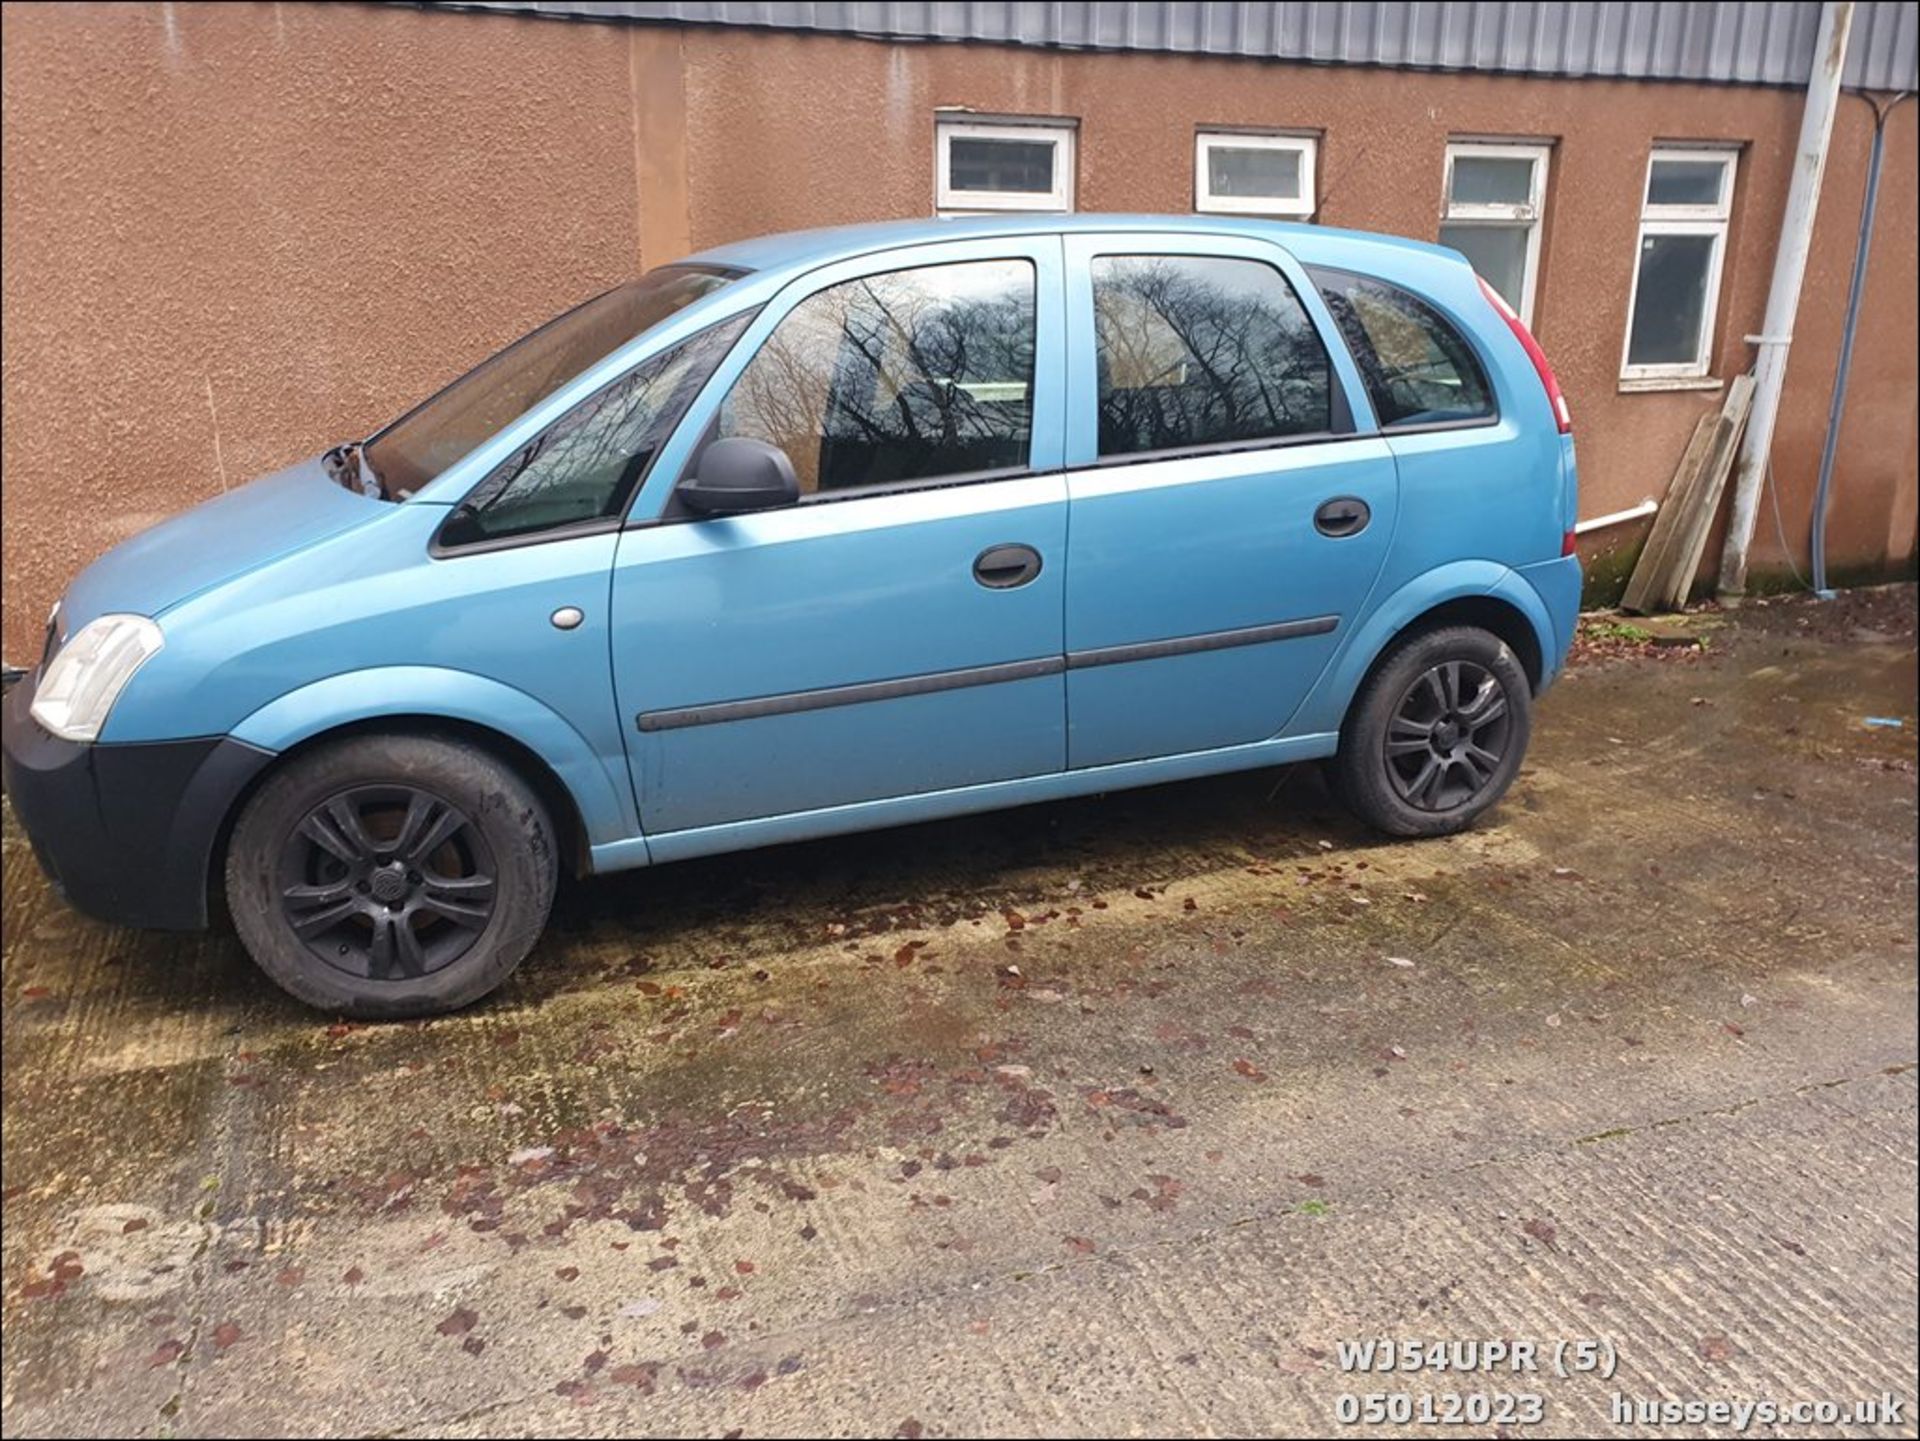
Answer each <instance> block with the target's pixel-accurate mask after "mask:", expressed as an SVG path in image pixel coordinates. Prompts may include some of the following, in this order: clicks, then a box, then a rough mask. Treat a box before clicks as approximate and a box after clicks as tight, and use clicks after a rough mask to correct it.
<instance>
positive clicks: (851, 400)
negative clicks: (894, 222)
mask: <svg viewBox="0 0 1920 1441" xmlns="http://www.w3.org/2000/svg"><path fill="white" fill-rule="evenodd" d="M1033 344H1034V275H1033V266H1032V264H1031V263H1029V262H1028V261H1025V260H986V261H976V262H970V263H968V264H964V265H931V266H924V267H922V268H920V269H918V270H896V271H893V272H892V273H890V274H886V275H873V276H868V277H866V278H864V279H861V280H853V281H848V282H847V283H846V284H845V285H836V286H833V287H832V288H831V289H828V290H823V291H821V292H820V293H819V294H817V295H811V296H808V297H807V299H805V300H803V301H801V302H800V304H799V305H797V306H795V307H794V308H793V310H792V311H791V312H789V313H788V315H787V317H786V319H784V320H782V321H781V322H780V324H779V326H778V327H777V328H776V329H775V330H774V332H773V334H772V335H770V336H768V337H767V343H766V344H765V345H763V346H762V347H761V348H760V351H759V353H758V354H757V355H755V356H754V358H753V359H752V361H750V362H749V363H748V365H747V368H746V369H745V370H744V371H742V372H741V375H740V379H739V380H738V381H737V382H735V384H734V387H733V389H732V390H731V391H730V392H729V393H728V395H727V398H726V400H725V402H724V403H723V404H722V405H721V408H720V420H719V430H718V433H719V434H720V435H723V436H731V435H744V436H750V437H752V438H753V439H756V440H764V441H767V442H768V443H770V444H773V445H777V446H779V447H780V448H781V449H782V450H784V451H785V452H786V453H787V458H788V459H789V460H791V461H792V462H793V469H794V474H795V475H796V476H798V477H799V480H800V489H801V490H802V491H805V492H813V491H821V490H844V489H847V488H848V487H851V486H860V485H881V484H886V483H889V482H894V481H903V480H925V479H928V478H930V477H934V476H944V475H963V474H967V473H970V472H976V471H987V470H1005V469H1009V468H1012V467H1016V466H1024V465H1025V464H1026V463H1027V449H1028V437H1029V434H1030V431H1031V426H1032V417H1033Z"/></svg>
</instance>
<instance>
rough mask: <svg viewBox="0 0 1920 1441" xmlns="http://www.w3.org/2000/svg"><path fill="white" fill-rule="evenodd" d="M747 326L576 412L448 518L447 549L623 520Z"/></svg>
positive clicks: (713, 333) (709, 336) (695, 341)
mask: <svg viewBox="0 0 1920 1441" xmlns="http://www.w3.org/2000/svg"><path fill="white" fill-rule="evenodd" d="M747 319H748V317H746V316H744V315H742V316H737V317H735V318H734V319H732V320H728V321H724V322H722V323H721V324H719V325H716V326H714V327H712V328H711V329H709V330H703V331H701V332H700V334H698V335H696V336H694V337H693V338H692V339H691V340H688V341H686V342H685V343H684V344H682V345H678V346H676V347H674V348H673V349H672V350H669V351H667V352H665V353H664V354H661V355H656V356H654V357H653V358H652V359H651V360H647V361H645V362H643V363H642V364H640V365H639V366H637V367H636V368H635V369H634V370H632V371H631V372H629V373H628V374H627V375H625V376H623V377H621V378H620V379H619V380H616V381H614V382H613V384H611V385H609V386H607V387H606V388H604V389H603V390H600V391H598V392H596V393H595V394H593V395H590V396H588V397H587V399H585V400H583V401H581V402H580V404H578V405H576V406H574V408H573V409H572V410H569V411H568V412H567V413H566V414H565V415H563V416H561V417H560V419H559V420H557V421H555V422H554V423H553V424H552V425H550V426H548V427H547V428H546V429H545V430H544V431H542V432H541V433H540V435H539V436H538V438H536V439H535V440H534V441H533V442H532V443H531V444H529V445H527V446H524V447H523V448H522V449H521V450H520V451H519V452H518V453H516V454H515V455H513V456H512V457H511V458H509V459H508V460H505V461H503V462H501V464H500V465H498V466H496V467H495V468H494V470H493V472H492V473H491V474H490V475H488V476H487V478H486V479H485V480H483V481H481V482H480V483H479V484H478V485H476V486H475V487H474V488H473V490H472V491H471V492H470V493H469V494H468V496H467V498H466V500H465V501H464V502H462V504H461V505H459V506H458V507H457V508H456V509H455V510H454V513H453V514H452V515H451V516H450V517H448V520H447V524H446V526H445V527H444V528H443V529H442V530H441V533H440V539H441V543H442V544H444V545H469V544H472V543H473V542H475V541H482V540H498V539H500V538H502V537H504V536H512V535H527V534H530V533H531V532H533V531H537V530H550V529H552V528H553V527H555V526H561V525H574V524H578V523H579V522H581V521H586V520H597V519H600V518H601V517H603V516H610V515H618V514H620V513H621V512H622V511H624V510H625V509H626V508H627V502H628V501H629V500H630V499H631V498H632V496H633V493H634V491H635V490H636V489H638V488H639V485H640V482H641V481H642V480H643V479H645V477H646V473H647V469H648V467H649V466H651V465H652V464H653V458H654V456H655V455H657V454H658V453H659V450H660V447H661V445H662V444H663V443H664V442H665V441H666V439H667V437H668V436H669V435H670V434H671V433H672V431H673V427H674V426H675V425H676V424H677V423H678V422H679V419H680V416H681V413H682V412H683V411H685V410H686V408H687V406H688V405H689V404H690V403H691V402H692V400H693V397H694V393H695V392H696V391H698V390H699V389H700V387H701V386H702V385H703V384H705V383H706V379H707V377H708V376H709V375H711V374H713V371H714V368H715V367H716V366H718V365H719V364H720V360H721V358H722V357H723V356H725V355H726V353H727V351H728V349H729V348H731V346H732V345H733V342H734V341H735V340H736V339H738V338H739V335H740V332H741V331H742V330H744V329H746V325H747Z"/></svg>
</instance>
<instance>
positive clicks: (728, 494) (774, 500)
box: [674, 436, 800, 515]
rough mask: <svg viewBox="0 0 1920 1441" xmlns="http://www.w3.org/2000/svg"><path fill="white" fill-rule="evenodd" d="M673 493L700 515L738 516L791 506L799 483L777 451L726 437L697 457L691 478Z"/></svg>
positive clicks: (774, 447)
mask: <svg viewBox="0 0 1920 1441" xmlns="http://www.w3.org/2000/svg"><path fill="white" fill-rule="evenodd" d="M674 494H676V495H678V496H679V497H680V499H681V500H683V501H684V502H686V505H687V508H688V509H689V510H694V511H698V512H699V513H700V514H701V515H742V514H744V513H746V512H747V511H753V510H771V509H772V508H773V507H775V506H779V505H792V504H793V503H794V502H795V501H797V500H799V499H800V482H799V480H798V479H797V478H796V477H795V476H794V473H793V462H792V461H791V460H789V459H787V453H786V452H785V451H784V450H782V449H781V448H780V447H779V446H777V445H768V444H767V443H766V442H765V441H764V440H749V439H747V438H746V437H745V436H728V437H727V438H726V439H724V440H716V441H714V442H713V444H711V445H709V446H708V447H707V448H706V449H705V450H703V451H701V452H700V461H699V464H698V465H697V467H696V468H695V470H694V473H693V474H692V475H690V476H688V477H686V478H685V479H684V480H682V481H681V482H680V484H679V486H678V487H676V489H675V491H674Z"/></svg>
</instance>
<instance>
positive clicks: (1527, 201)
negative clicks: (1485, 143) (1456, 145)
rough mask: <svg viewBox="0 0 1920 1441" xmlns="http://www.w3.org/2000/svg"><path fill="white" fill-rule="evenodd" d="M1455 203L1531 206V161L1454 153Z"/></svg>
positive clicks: (1452, 197)
mask: <svg viewBox="0 0 1920 1441" xmlns="http://www.w3.org/2000/svg"><path fill="white" fill-rule="evenodd" d="M1448 199H1450V200H1451V201H1452V202H1453V203H1454V204H1455V205H1531V204H1532V203H1533V162H1532V161H1531V160H1519V159H1515V158H1513V157H1511V156H1492V155H1455V156H1454V157H1453V191H1452V193H1451V194H1450V195H1449V196H1448Z"/></svg>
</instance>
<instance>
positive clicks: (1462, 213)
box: [1440, 140, 1553, 330]
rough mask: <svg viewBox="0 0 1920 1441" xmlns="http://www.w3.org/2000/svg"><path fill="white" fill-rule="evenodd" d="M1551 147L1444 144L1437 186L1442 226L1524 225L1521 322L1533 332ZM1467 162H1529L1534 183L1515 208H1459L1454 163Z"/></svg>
mask: <svg viewBox="0 0 1920 1441" xmlns="http://www.w3.org/2000/svg"><path fill="white" fill-rule="evenodd" d="M1552 155H1553V147H1552V146H1551V145H1548V144H1544V143H1522V142H1518V141H1509V140H1499V141H1495V140H1451V141H1448V142H1447V163H1446V171H1445V173H1444V174H1443V175H1442V176H1441V183H1440V196H1441V208H1440V221H1441V224H1443V225H1504V226H1514V225H1525V226H1526V227H1527V259H1526V265H1525V267H1524V269H1523V271H1522V273H1521V276H1520V304H1519V305H1518V306H1517V307H1516V308H1517V309H1518V310H1519V312H1520V321H1521V323H1522V324H1523V325H1525V326H1526V327H1527V328H1528V329H1529V330H1531V329H1532V328H1533V297H1534V292H1535V290H1536V289H1537V288H1538V287H1539V283H1540V232H1541V231H1542V230H1543V229H1545V228H1546V227H1545V219H1546V213H1547V166H1548V164H1549V163H1550V162H1551V159H1552ZM1462 158H1465V159H1469V160H1531V161H1532V162H1533V182H1532V184H1531V185H1529V186H1528V188H1527V198H1526V200H1525V201H1524V202H1523V203H1521V204H1518V205H1461V204H1456V203H1455V202H1454V198H1453V162H1454V161H1455V160H1458V159H1462Z"/></svg>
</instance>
